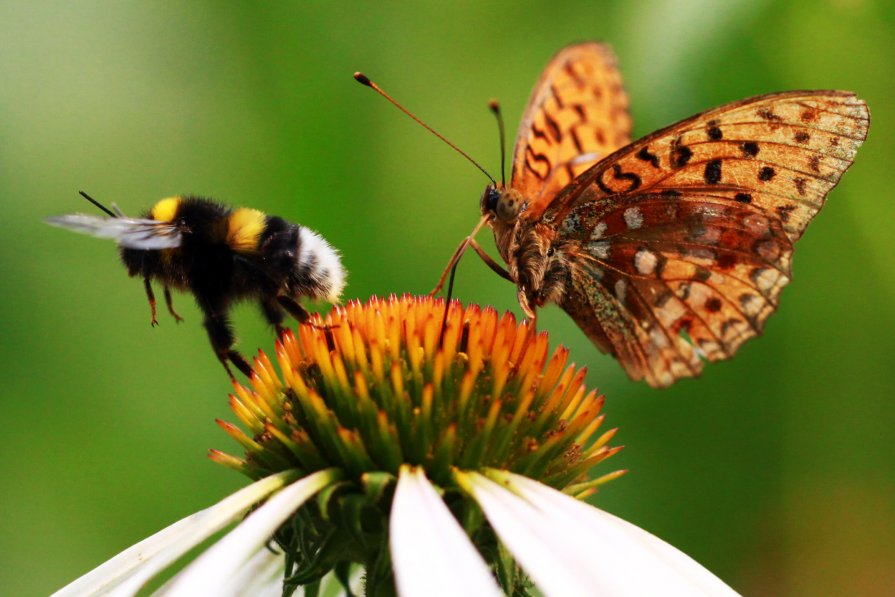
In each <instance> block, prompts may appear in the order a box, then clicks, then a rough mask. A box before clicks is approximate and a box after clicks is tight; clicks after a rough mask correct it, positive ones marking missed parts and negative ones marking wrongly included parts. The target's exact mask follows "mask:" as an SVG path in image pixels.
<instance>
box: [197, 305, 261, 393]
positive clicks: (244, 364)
mask: <svg viewBox="0 0 895 597" xmlns="http://www.w3.org/2000/svg"><path fill="white" fill-rule="evenodd" d="M205 329H206V330H207V331H208V339H209V340H210V341H211V347H212V348H213V349H214V353H215V354H216V355H217V356H218V359H219V360H220V361H221V364H223V365H224V369H226V370H227V375H229V376H230V379H236V378H235V377H234V376H233V371H231V370H230V366H229V365H228V364H227V361H228V360H229V361H231V362H232V363H233V364H234V365H236V368H237V369H239V370H240V371H242V372H243V373H244V374H245V376H246V377H251V376H252V367H251V365H249V362H248V361H247V360H246V359H245V357H243V356H242V355H241V354H239V352H237V351H236V350H233V344H234V343H235V338H234V337H233V330H232V329H231V328H230V322H229V320H228V319H227V316H226V315H224V314H221V313H209V312H206V313H205Z"/></svg>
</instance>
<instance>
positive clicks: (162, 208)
mask: <svg viewBox="0 0 895 597" xmlns="http://www.w3.org/2000/svg"><path fill="white" fill-rule="evenodd" d="M180 202H181V199H180V197H168V198H167V199H162V200H161V201H159V202H158V203H156V204H155V205H153V206H152V209H151V210H150V211H149V213H150V215H151V216H152V219H153V220H158V221H159V222H171V221H173V220H174V218H175V217H177V210H179V209H180Z"/></svg>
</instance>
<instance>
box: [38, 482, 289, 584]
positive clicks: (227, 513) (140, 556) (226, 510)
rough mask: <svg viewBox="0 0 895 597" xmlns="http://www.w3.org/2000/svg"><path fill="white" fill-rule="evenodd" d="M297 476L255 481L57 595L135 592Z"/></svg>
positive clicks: (113, 559)
mask: <svg viewBox="0 0 895 597" xmlns="http://www.w3.org/2000/svg"><path fill="white" fill-rule="evenodd" d="M294 478H295V473H294V472H292V471H287V472H284V473H278V474H276V475H271V476H270V477H266V478H264V479H261V480H260V481H256V482H255V483H252V484H251V485H249V486H247V487H244V488H242V489H240V490H239V491H237V492H236V493H234V494H233V495H231V496H228V497H227V498H225V499H223V500H221V501H220V502H218V503H217V504H215V505H214V506H211V507H210V508H206V509H205V510H200V511H199V512H196V513H195V514H192V515H190V516H188V517H186V518H183V519H181V520H179V521H177V522H175V523H174V524H172V525H170V526H168V527H166V528H165V529H163V530H161V531H159V532H158V533H156V534H154V535H152V536H150V537H147V538H146V539H144V540H143V541H140V542H139V543H137V544H136V545H134V546H132V547H129V548H128V549H126V550H124V551H123V552H121V553H120V554H118V555H117V556H115V557H113V558H112V559H111V560H109V561H107V562H105V563H104V564H102V565H100V566H98V567H97V568H94V569H93V570H91V571H90V572H88V573H87V574H85V575H84V576H82V577H80V578H79V579H77V580H76V581H74V582H73V583H71V584H69V585H67V586H65V587H63V588H62V589H60V590H59V591H57V592H56V593H54V597H68V596H74V595H79V596H81V595H96V594H99V593H105V592H108V591H112V590H113V589H114V591H112V594H119V595H133V594H135V593H136V592H137V591H138V590H139V589H140V588H141V587H142V586H143V585H144V584H145V583H146V582H147V581H148V580H150V579H151V578H152V577H154V576H155V575H156V574H158V573H159V572H160V571H162V570H164V569H165V568H166V567H167V566H168V565H170V564H171V563H172V562H174V561H175V560H177V559H178V558H179V557H180V556H182V555H183V554H185V553H186V552H188V551H189V550H190V549H192V548H193V547H195V546H196V545H198V544H199V543H201V542H202V541H204V540H205V539H207V538H208V537H209V536H211V535H213V534H214V533H216V532H217V531H219V530H220V529H222V528H224V527H225V526H227V525H228V524H230V523H231V522H233V521H235V520H237V519H238V518H239V517H240V516H242V515H243V513H245V511H246V510H248V509H249V508H250V507H251V506H252V505H254V504H256V503H258V502H259V501H261V500H263V499H264V498H265V497H267V496H268V495H270V494H271V493H272V492H274V491H276V490H277V489H279V488H281V487H283V485H285V484H286V483H287V482H289V481H291V480H292V479H294Z"/></svg>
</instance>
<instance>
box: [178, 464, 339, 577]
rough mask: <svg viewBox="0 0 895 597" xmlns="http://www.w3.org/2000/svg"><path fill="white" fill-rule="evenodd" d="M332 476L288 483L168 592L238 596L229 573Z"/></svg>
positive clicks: (322, 474) (326, 472) (320, 473)
mask: <svg viewBox="0 0 895 597" xmlns="http://www.w3.org/2000/svg"><path fill="white" fill-rule="evenodd" d="M335 479H336V475H335V473H334V472H333V471H332V470H323V471H318V472H316V473H313V474H311V475H308V476H307V477H305V478H303V479H299V480H298V481H296V482H295V483H292V484H291V485H289V486H288V487H286V488H285V489H283V490H282V491H280V492H279V493H277V494H276V495H274V496H273V497H272V498H270V499H269V500H267V502H265V504H264V505H263V506H261V507H260V508H258V509H257V510H255V511H254V512H252V513H251V514H250V515H249V516H248V517H246V519H245V520H244V521H242V522H241V523H239V525H238V526H237V527H236V528H235V529H233V530H232V531H231V532H230V533H228V534H227V536H225V537H224V538H223V539H221V540H220V541H218V542H217V543H215V544H214V545H213V546H212V547H211V548H209V549H208V550H207V551H206V552H205V553H203V554H202V555H201V556H199V557H198V558H196V560H195V561H194V562H192V563H191V564H190V565H189V566H187V567H186V568H185V569H184V570H183V571H182V572H181V573H180V574H178V575H177V576H176V577H175V578H174V580H173V581H172V582H171V584H170V585H169V586H168V587H167V590H166V593H169V594H171V595H241V594H243V592H242V587H239V586H237V585H235V584H234V583H233V582H232V581H233V576H234V575H235V574H236V573H237V572H238V571H239V569H240V568H242V566H244V565H245V563H246V562H248V561H249V559H250V558H251V557H252V556H253V555H254V554H255V553H256V552H257V551H258V550H259V549H261V548H262V547H264V545H266V544H267V542H268V541H269V540H270V538H271V537H272V536H273V534H274V532H275V531H276V530H277V529H278V528H279V527H280V526H281V525H282V524H283V523H284V522H285V521H286V520H287V519H288V518H289V517H290V516H291V515H292V514H293V513H294V512H295V511H296V510H297V509H298V508H299V507H300V506H301V505H302V504H303V503H305V501H307V500H308V499H309V498H310V497H312V496H313V495H314V494H315V493H317V492H318V491H320V490H321V489H323V488H324V487H326V486H327V485H329V484H330V483H332V482H333V481H334V480H335Z"/></svg>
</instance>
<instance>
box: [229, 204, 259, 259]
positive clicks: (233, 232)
mask: <svg viewBox="0 0 895 597" xmlns="http://www.w3.org/2000/svg"><path fill="white" fill-rule="evenodd" d="M266 220H267V216H266V215H264V212H261V211H258V210H257V209H250V208H248V207H240V208H239V209H235V210H233V213H231V214H230V217H229V218H228V219H227V226H228V229H227V244H228V245H229V246H230V248H231V249H233V250H234V251H237V252H241V253H249V252H252V251H255V250H257V249H258V239H259V238H260V236H261V233H262V232H264V224H265V222H266Z"/></svg>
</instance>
